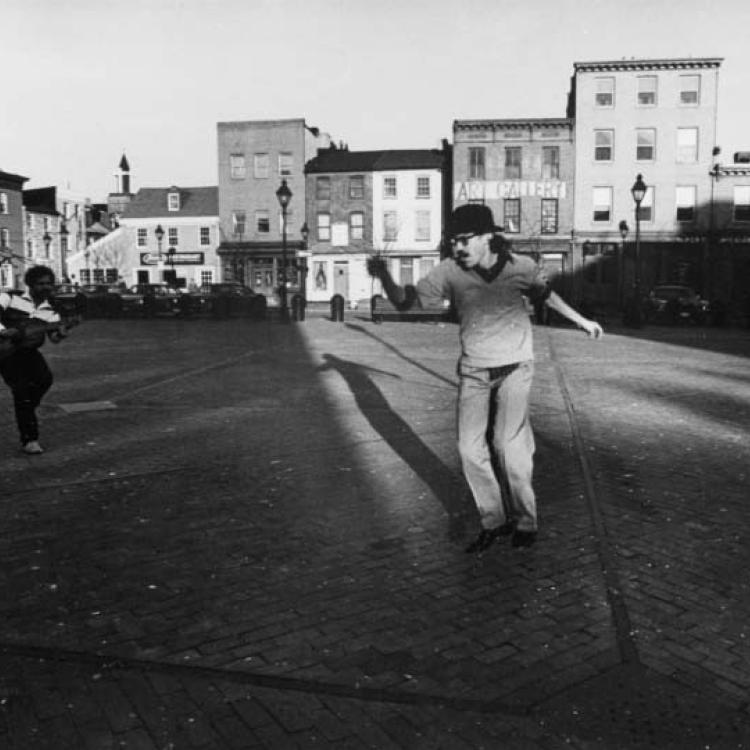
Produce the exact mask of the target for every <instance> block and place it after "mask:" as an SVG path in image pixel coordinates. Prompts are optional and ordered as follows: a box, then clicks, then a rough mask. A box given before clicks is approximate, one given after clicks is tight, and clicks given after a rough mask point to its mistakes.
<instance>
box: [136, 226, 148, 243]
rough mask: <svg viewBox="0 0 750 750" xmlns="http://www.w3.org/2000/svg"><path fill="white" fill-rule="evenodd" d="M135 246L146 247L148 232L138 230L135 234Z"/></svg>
mask: <svg viewBox="0 0 750 750" xmlns="http://www.w3.org/2000/svg"><path fill="white" fill-rule="evenodd" d="M136 244H137V245H138V247H146V245H148V230H147V229H139V230H138V232H137V234H136Z"/></svg>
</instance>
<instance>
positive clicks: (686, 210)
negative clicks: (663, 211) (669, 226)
mask: <svg viewBox="0 0 750 750" xmlns="http://www.w3.org/2000/svg"><path fill="white" fill-rule="evenodd" d="M695 196H696V189H695V185H678V186H677V188H676V190H675V203H676V204H677V216H676V217H675V218H676V219H677V221H695Z"/></svg>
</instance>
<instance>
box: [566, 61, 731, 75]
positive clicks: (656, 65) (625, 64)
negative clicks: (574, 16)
mask: <svg viewBox="0 0 750 750" xmlns="http://www.w3.org/2000/svg"><path fill="white" fill-rule="evenodd" d="M722 62H724V58H723V57H675V58H669V59H663V60H648V59H645V60H635V59H632V60H600V61H593V62H574V63H573V69H574V70H575V72H576V73H579V72H586V73H590V72H598V71H605V70H607V71H617V70H678V69H690V70H694V69H697V68H718V67H719V66H720V65H721V64H722Z"/></svg>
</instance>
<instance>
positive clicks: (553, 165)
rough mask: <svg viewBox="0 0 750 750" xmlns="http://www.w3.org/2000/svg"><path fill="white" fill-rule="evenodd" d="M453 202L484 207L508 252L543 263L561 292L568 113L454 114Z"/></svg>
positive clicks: (565, 262) (568, 186)
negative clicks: (465, 117) (462, 116)
mask: <svg viewBox="0 0 750 750" xmlns="http://www.w3.org/2000/svg"><path fill="white" fill-rule="evenodd" d="M453 141H454V142H453V205H454V207H455V206H459V205H461V204H464V203H472V202H479V203H485V204H486V205H488V206H489V207H490V208H491V209H492V212H493V215H494V216H495V221H496V222H497V223H498V225H499V226H501V227H503V229H504V235H505V237H506V238H507V239H509V240H510V241H511V243H512V247H513V250H514V252H521V253H530V254H532V255H534V256H535V257H536V258H537V259H538V260H540V261H541V262H543V263H544V265H545V266H546V267H547V269H548V273H549V275H550V277H551V278H552V281H553V284H554V285H555V286H556V287H558V288H560V289H561V291H564V292H565V291H567V289H566V284H565V281H566V279H568V278H569V277H570V274H571V271H572V268H573V258H572V255H571V230H572V229H573V205H574V189H573V188H574V177H575V175H574V161H575V160H574V126H573V121H572V120H571V119H570V118H543V119H512V120H507V119H498V120H456V121H454V123H453Z"/></svg>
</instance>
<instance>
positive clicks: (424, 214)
mask: <svg viewBox="0 0 750 750" xmlns="http://www.w3.org/2000/svg"><path fill="white" fill-rule="evenodd" d="M348 226H349V238H350V239H352V240H361V239H363V237H364V228H365V216H364V214H363V213H361V212H359V211H355V212H353V213H350V214H349V225H348ZM400 230H401V223H400V221H399V215H398V211H384V212H383V241H384V242H395V241H396V240H397V239H398V238H399V234H400ZM317 237H318V241H319V242H330V241H331V214H329V213H327V212H325V211H321V212H320V213H318V216H317ZM431 239H432V214H431V212H430V211H416V212H415V213H414V241H415V242H430V240H431Z"/></svg>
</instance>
